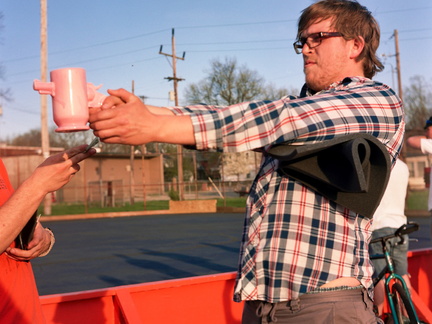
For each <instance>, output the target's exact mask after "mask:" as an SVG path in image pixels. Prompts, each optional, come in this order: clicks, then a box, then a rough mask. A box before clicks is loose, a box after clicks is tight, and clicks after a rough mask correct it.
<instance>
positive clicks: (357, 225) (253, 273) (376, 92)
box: [173, 77, 405, 303]
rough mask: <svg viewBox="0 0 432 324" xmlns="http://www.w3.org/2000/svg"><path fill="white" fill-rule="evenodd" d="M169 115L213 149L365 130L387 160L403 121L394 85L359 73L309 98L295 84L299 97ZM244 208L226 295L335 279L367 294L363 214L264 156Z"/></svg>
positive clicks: (275, 292) (367, 224)
mask: <svg viewBox="0 0 432 324" xmlns="http://www.w3.org/2000/svg"><path fill="white" fill-rule="evenodd" d="M173 111H174V113H176V114H190V116H191V120H192V123H193V126H194V134H195V140H196V148H197V149H200V150H209V149H212V150H218V151H222V152H239V151H246V150H256V149H260V150H262V151H264V152H265V151H266V149H268V148H269V147H270V146H271V145H272V144H277V143H282V142H292V143H296V144H299V145H308V144H313V143H316V142H321V141H325V140H328V139H332V138H333V137H334V136H337V135H345V134H350V133H368V134H371V135H373V136H375V137H377V138H378V139H379V140H380V141H381V142H382V143H383V144H385V146H386V147H387V149H388V152H389V154H390V155H391V157H392V160H393V161H394V160H395V158H396V157H397V155H398V153H399V150H400V148H401V145H402V140H403V135H404V125H405V124H404V118H403V108H402V103H401V100H400V99H399V98H398V97H397V95H396V94H395V93H394V91H393V90H392V89H390V88H389V87H388V86H386V85H384V84H382V83H379V82H375V81H372V80H370V79H367V78H362V77H351V78H346V79H344V80H343V81H341V82H338V83H335V84H333V85H331V86H330V87H329V88H328V89H326V90H323V91H321V92H319V93H316V94H313V95H311V94H309V93H308V91H307V88H306V87H303V89H302V93H301V95H300V96H299V97H295V96H289V97H285V98H282V99H280V100H277V101H261V102H249V103H241V104H236V105H232V106H229V107H215V106H206V105H196V106H188V107H184V108H180V107H173ZM246 210H247V211H246V217H245V222H244V230H243V238H242V244H241V251H240V257H239V267H238V273H237V281H236V286H235V292H234V300H236V301H241V300H263V301H267V302H272V303H274V302H281V301H287V300H290V299H293V298H296V297H298V296H299V295H301V294H303V293H306V292H309V291H312V290H314V289H315V288H317V287H319V286H321V285H323V284H325V283H326V282H329V281H332V280H334V279H337V278H340V277H354V278H357V279H358V280H359V281H360V282H361V284H362V285H363V286H364V287H366V288H368V289H369V290H371V287H372V279H371V276H372V273H373V268H372V265H371V263H370V261H369V254H368V242H369V240H370V235H371V220H370V219H368V218H365V217H363V216H361V215H358V214H356V213H354V212H351V211H350V210H348V209H346V208H344V207H342V206H340V205H337V204H336V203H334V202H332V201H329V200H328V199H326V198H324V197H323V196H321V195H320V194H319V193H317V192H315V191H313V190H310V189H308V188H307V187H305V186H304V185H302V184H301V183H299V182H297V181H296V180H294V179H292V178H289V177H286V176H283V175H282V174H281V173H280V172H278V161H277V160H275V159H273V158H271V157H269V156H266V155H265V154H263V161H262V164H261V168H260V171H259V173H258V175H257V177H256V178H255V181H254V183H253V185H252V187H251V189H250V194H249V197H248V200H247V208H246Z"/></svg>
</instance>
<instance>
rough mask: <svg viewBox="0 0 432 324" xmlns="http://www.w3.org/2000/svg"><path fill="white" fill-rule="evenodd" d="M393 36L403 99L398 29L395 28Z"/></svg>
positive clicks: (400, 94)
mask: <svg viewBox="0 0 432 324" xmlns="http://www.w3.org/2000/svg"><path fill="white" fill-rule="evenodd" d="M393 36H394V38H395V48H396V71H397V78H398V89H399V98H401V99H403V90H402V75H401V64H400V52H399V33H398V30H397V29H395V30H394V34H393Z"/></svg>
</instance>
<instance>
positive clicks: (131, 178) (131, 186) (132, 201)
mask: <svg viewBox="0 0 432 324" xmlns="http://www.w3.org/2000/svg"><path fill="white" fill-rule="evenodd" d="M132 93H135V81H134V80H132ZM129 165H130V170H129V182H130V184H129V195H130V198H129V203H130V205H131V206H133V205H134V204H135V177H134V173H135V145H131V146H130V158H129Z"/></svg>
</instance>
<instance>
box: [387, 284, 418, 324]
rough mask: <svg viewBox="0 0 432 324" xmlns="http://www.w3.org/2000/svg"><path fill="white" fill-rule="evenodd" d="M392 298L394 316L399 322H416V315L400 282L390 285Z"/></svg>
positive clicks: (410, 323) (411, 323)
mask: <svg viewBox="0 0 432 324" xmlns="http://www.w3.org/2000/svg"><path fill="white" fill-rule="evenodd" d="M392 300H393V304H394V307H395V310H396V317H397V318H398V320H399V323H400V324H405V323H409V324H417V323H418V322H417V315H416V312H415V310H414V308H413V307H412V304H411V302H410V299H409V297H408V296H407V294H406V292H405V290H404V289H403V287H402V286H401V285H400V283H398V282H397V283H395V284H394V285H393V287H392Z"/></svg>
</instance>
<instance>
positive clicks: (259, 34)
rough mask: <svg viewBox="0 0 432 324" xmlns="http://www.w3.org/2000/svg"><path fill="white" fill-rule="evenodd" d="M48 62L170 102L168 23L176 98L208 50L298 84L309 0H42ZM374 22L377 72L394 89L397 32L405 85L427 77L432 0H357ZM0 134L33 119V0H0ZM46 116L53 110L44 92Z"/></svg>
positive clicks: (201, 72)
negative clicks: (300, 29) (301, 29)
mask: <svg viewBox="0 0 432 324" xmlns="http://www.w3.org/2000/svg"><path fill="white" fill-rule="evenodd" d="M47 1H48V72H49V71H51V70H54V69H59V68H65V67H81V68H84V69H85V70H86V75H87V82H91V83H93V84H95V85H102V87H101V89H100V90H99V91H100V92H102V93H106V90H107V89H117V88H125V89H127V90H129V91H130V90H132V82H134V92H135V94H137V95H139V96H145V97H147V98H146V103H148V104H152V105H157V106H170V105H174V103H173V102H172V101H170V100H169V92H170V91H172V90H173V84H172V82H170V81H168V80H167V79H166V78H167V77H172V76H173V70H172V66H171V63H172V62H171V58H169V57H167V56H165V55H161V54H159V49H160V46H161V45H163V48H162V51H163V52H164V53H167V54H171V53H172V47H171V38H172V37H171V36H172V30H173V29H174V31H175V44H176V55H177V56H180V57H181V56H182V55H183V52H184V53H185V59H184V60H178V61H177V64H176V65H177V77H178V78H182V79H184V81H181V82H179V84H178V93H179V103H180V104H185V102H184V91H185V89H186V87H187V86H188V85H189V84H192V83H197V82H199V81H201V80H203V79H204V78H205V76H206V73H207V72H208V71H209V69H210V63H211V61H212V60H216V59H217V60H222V61H223V60H225V59H226V58H229V59H236V60H237V63H238V64H239V65H241V66H246V67H247V68H248V69H250V70H253V71H256V72H257V73H258V74H259V75H260V76H261V77H263V79H264V80H265V81H266V82H267V83H268V84H272V85H274V86H275V87H277V88H282V87H284V88H288V89H300V88H301V86H302V84H303V82H304V76H303V72H302V58H301V55H296V54H295V52H294V50H293V47H292V43H293V42H294V40H295V36H296V29H297V19H298V17H299V15H300V13H301V11H302V10H303V9H304V8H305V7H307V6H308V5H310V4H311V3H313V2H314V1H311V0H268V1H262V0H235V1H232V0H219V1H208V0H201V1H197V0H184V1H174V0H165V1H159V0H145V1H143V0H109V1H106V0H74V1H70V0H47ZM359 2H360V3H361V4H362V5H364V6H366V7H367V8H368V9H369V10H370V11H371V12H372V13H373V15H374V17H375V18H376V19H377V20H378V22H379V24H380V27H381V45H380V47H379V49H378V54H379V55H380V56H382V58H383V61H384V63H385V70H384V71H383V72H381V73H379V74H378V75H376V76H375V77H374V79H376V80H378V81H381V82H384V83H386V84H388V85H390V86H391V87H393V88H394V89H395V90H396V91H397V88H398V83H397V76H396V70H395V69H396V59H395V56H394V55H395V53H396V50H395V38H394V31H395V30H397V31H398V33H399V50H400V59H401V76H402V84H403V87H404V88H405V87H407V86H409V84H410V78H412V77H414V76H422V77H424V78H425V80H427V81H428V82H430V81H432V60H431V58H430V57H431V53H432V3H431V2H430V0H411V1H405V0H379V1H377V0H359ZM0 12H1V13H2V14H3V20H2V28H1V29H0V65H1V66H2V72H3V79H0V89H9V90H10V93H11V96H12V100H11V101H6V100H4V99H2V98H0V106H1V107H2V112H3V114H2V115H0V140H5V139H10V138H13V137H14V136H17V135H20V134H23V133H26V132H28V131H29V130H32V129H39V128H40V123H41V122H40V110H41V108H40V95H39V94H38V93H37V92H36V91H34V90H33V80H35V79H40V75H41V72H40V1H37V0H1V1H0ZM48 103H49V104H48V113H49V126H50V127H53V126H55V124H54V122H53V120H52V111H51V98H49V100H48Z"/></svg>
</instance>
